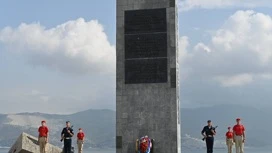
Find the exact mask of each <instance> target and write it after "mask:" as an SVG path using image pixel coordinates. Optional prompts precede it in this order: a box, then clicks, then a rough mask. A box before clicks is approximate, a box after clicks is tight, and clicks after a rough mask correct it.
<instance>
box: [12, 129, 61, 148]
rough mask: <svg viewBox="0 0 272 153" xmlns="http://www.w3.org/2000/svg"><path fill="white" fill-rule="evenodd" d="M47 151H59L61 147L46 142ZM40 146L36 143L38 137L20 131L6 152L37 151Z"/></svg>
mask: <svg viewBox="0 0 272 153" xmlns="http://www.w3.org/2000/svg"><path fill="white" fill-rule="evenodd" d="M47 147H48V152H47V153H61V152H62V149H60V148H59V147H56V146H53V145H51V144H48V146H47ZM39 152H40V148H39V145H38V138H36V137H34V136H31V135H29V134H27V133H22V134H21V135H20V136H19V137H18V139H17V140H16V142H15V143H14V144H13V146H12V147H11V148H10V150H9V152H8V153H39Z"/></svg>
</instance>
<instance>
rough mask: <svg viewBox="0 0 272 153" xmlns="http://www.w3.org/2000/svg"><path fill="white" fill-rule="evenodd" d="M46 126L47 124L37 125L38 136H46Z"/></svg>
mask: <svg viewBox="0 0 272 153" xmlns="http://www.w3.org/2000/svg"><path fill="white" fill-rule="evenodd" d="M48 131H49V130H48V127H47V126H40V127H39V130H38V132H39V136H40V137H47V134H48Z"/></svg>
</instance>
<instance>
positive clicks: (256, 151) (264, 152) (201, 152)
mask: <svg viewBox="0 0 272 153" xmlns="http://www.w3.org/2000/svg"><path fill="white" fill-rule="evenodd" d="M8 151H9V149H7V148H2V149H0V153H8ZM213 152H214V153H227V150H226V149H215V150H214V151H213ZM233 152H234V153H235V150H233ZM271 152H272V148H246V149H245V153H271ZM75 153H77V152H75ZM83 153H116V151H115V149H84V150H83ZM181 153H206V150H205V149H182V150H181Z"/></svg>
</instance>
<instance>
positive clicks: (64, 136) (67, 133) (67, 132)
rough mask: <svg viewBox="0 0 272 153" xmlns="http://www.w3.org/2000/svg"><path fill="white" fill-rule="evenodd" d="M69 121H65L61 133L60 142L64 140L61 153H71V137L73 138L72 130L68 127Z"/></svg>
mask: <svg viewBox="0 0 272 153" xmlns="http://www.w3.org/2000/svg"><path fill="white" fill-rule="evenodd" d="M70 126H71V125H70V121H66V127H65V128H63V130H62V132H61V140H64V148H63V153H71V150H72V137H73V136H74V132H73V129H72V128H71V127H70Z"/></svg>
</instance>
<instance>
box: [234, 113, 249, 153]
mask: <svg viewBox="0 0 272 153" xmlns="http://www.w3.org/2000/svg"><path fill="white" fill-rule="evenodd" d="M236 122H237V124H236V125H234V127H233V134H234V142H235V148H236V153H244V143H245V140H246V139H245V138H246V136H245V127H244V126H243V125H242V124H241V119H240V118H237V119H236Z"/></svg>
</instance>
